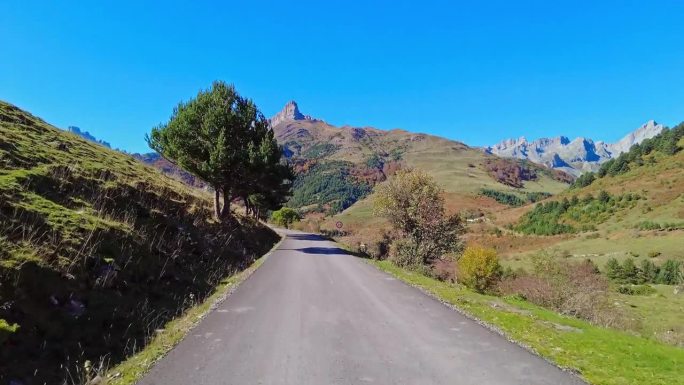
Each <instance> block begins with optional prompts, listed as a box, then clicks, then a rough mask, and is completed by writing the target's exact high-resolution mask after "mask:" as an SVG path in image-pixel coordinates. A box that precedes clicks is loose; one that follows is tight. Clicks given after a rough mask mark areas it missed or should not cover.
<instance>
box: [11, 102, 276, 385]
mask: <svg viewBox="0 0 684 385" xmlns="http://www.w3.org/2000/svg"><path fill="white" fill-rule="evenodd" d="M210 213H211V202H210V199H208V197H207V196H206V195H205V193H204V192H201V191H200V190H194V189H191V188H189V187H187V186H185V185H183V184H182V183H180V182H178V181H176V180H174V179H171V178H169V177H166V176H164V175H162V174H160V173H159V172H158V171H156V170H154V169H153V168H150V167H147V166H144V165H143V164H142V163H140V162H138V161H136V160H135V159H133V158H132V157H130V156H128V155H126V154H122V153H119V152H116V151H112V150H108V149H106V148H104V147H102V146H99V145H97V144H94V143H91V142H88V141H86V140H83V139H82V138H80V137H77V136H76V135H73V134H70V133H67V132H64V131H61V130H59V129H57V128H55V127H53V126H51V125H49V124H47V123H45V122H44V121H42V120H41V119H39V118H37V117H35V116H32V115H31V114H29V113H27V112H25V111H22V110H20V109H19V108H17V107H15V106H13V105H10V104H8V103H5V102H0V383H8V382H10V381H11V380H16V381H20V382H21V383H24V384H43V383H62V380H63V379H64V378H68V377H74V376H78V370H77V368H78V367H81V368H82V365H83V362H84V361H85V360H91V361H93V362H98V361H99V360H100V359H101V358H102V357H104V360H105V361H106V363H107V364H108V365H111V366H113V365H115V364H116V363H118V362H121V361H122V360H123V359H124V358H125V357H127V356H129V355H131V354H133V353H136V352H137V351H138V350H139V349H140V348H141V347H142V346H144V345H145V344H146V342H147V341H149V339H150V338H152V337H153V336H154V334H155V330H156V329H158V328H160V327H161V326H162V325H164V324H165V323H166V322H168V321H169V320H171V319H173V318H174V317H175V316H177V315H178V314H180V313H182V312H183V310H184V309H186V308H188V307H190V306H192V305H193V304H195V303H197V302H198V301H201V300H203V299H204V298H205V297H206V296H208V295H209V294H210V293H211V292H212V291H213V288H214V286H215V285H216V284H217V283H218V282H220V280H221V279H222V278H223V277H225V276H227V275H229V274H231V273H233V272H235V271H238V270H241V269H242V268H244V267H245V266H246V265H247V264H248V263H249V262H251V261H252V260H253V259H254V258H255V257H257V256H260V255H261V254H262V253H264V252H265V251H267V250H268V249H269V248H270V246H271V245H272V244H274V242H275V241H276V240H277V238H278V237H277V235H276V234H274V233H273V232H272V231H271V230H270V229H268V228H265V227H263V226H261V225H260V224H258V223H255V222H253V221H252V220H250V219H246V218H241V217H236V218H235V219H234V220H233V221H230V222H229V223H222V224H220V223H215V222H213V221H212V220H211V219H210V218H211V215H210Z"/></svg>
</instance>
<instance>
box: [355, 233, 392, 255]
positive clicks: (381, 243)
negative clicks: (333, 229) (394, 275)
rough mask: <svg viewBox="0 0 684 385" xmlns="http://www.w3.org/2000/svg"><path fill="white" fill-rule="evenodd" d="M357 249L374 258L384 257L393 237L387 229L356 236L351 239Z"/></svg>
mask: <svg viewBox="0 0 684 385" xmlns="http://www.w3.org/2000/svg"><path fill="white" fill-rule="evenodd" d="M351 243H352V244H353V245H356V251H357V252H359V253H363V254H365V255H366V256H368V257H371V258H373V259H384V258H385V257H387V254H388V253H389V250H390V244H391V243H392V237H391V236H390V234H388V233H387V232H385V231H382V232H381V233H379V234H378V233H368V234H361V235H357V236H354V237H353V239H352V240H351Z"/></svg>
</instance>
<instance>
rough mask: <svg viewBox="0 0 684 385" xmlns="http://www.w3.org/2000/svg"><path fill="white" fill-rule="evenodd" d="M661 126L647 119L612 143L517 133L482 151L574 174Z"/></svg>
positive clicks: (595, 166)
mask: <svg viewBox="0 0 684 385" xmlns="http://www.w3.org/2000/svg"><path fill="white" fill-rule="evenodd" d="M664 128H665V127H664V126H663V125H662V124H658V123H657V122H656V121H654V120H649V121H648V122H646V123H644V124H642V125H641V126H639V127H638V128H637V129H636V130H634V131H632V132H630V133H628V134H627V135H625V136H624V137H623V138H622V139H620V140H619V141H617V142H615V143H606V142H604V141H601V140H597V141H594V140H593V139H590V138H585V137H577V138H575V139H573V140H570V139H569V138H568V137H567V136H558V137H553V138H548V137H546V138H538V139H535V140H533V141H528V140H527V138H525V137H524V136H521V137H520V138H518V139H505V140H502V141H501V142H499V143H497V144H494V145H491V146H487V147H485V148H484V151H485V152H486V153H489V154H494V155H498V156H502V157H508V158H517V159H526V160H529V161H532V162H534V163H537V164H542V165H545V166H547V167H550V168H554V169H560V170H563V171H565V172H568V173H570V174H572V175H575V176H578V175H580V174H582V173H584V172H587V171H596V170H597V169H598V168H599V167H600V166H601V164H602V163H604V162H606V161H608V160H610V159H613V158H615V157H617V156H618V155H620V154H621V153H623V152H627V151H629V149H630V148H631V147H632V146H633V145H635V144H638V143H641V142H643V141H644V140H645V139H649V138H652V137H654V136H656V135H658V134H659V133H661V132H662V131H663V129H664Z"/></svg>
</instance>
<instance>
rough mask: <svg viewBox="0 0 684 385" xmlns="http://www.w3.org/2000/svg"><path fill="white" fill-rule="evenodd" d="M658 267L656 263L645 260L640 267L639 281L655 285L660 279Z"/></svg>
mask: <svg viewBox="0 0 684 385" xmlns="http://www.w3.org/2000/svg"><path fill="white" fill-rule="evenodd" d="M658 270H659V269H658V266H656V264H655V263H653V262H651V261H649V260H648V259H644V260H643V261H641V265H640V266H639V281H640V282H643V283H646V282H648V283H655V281H656V277H658Z"/></svg>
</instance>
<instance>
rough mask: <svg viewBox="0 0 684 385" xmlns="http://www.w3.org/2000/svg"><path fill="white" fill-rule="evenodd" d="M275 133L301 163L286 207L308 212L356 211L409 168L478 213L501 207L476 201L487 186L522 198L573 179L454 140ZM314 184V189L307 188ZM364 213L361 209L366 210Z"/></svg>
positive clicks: (312, 129) (313, 123)
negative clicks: (382, 185)
mask: <svg viewBox="0 0 684 385" xmlns="http://www.w3.org/2000/svg"><path fill="white" fill-rule="evenodd" d="M274 132H275V134H276V138H277V139H278V142H279V143H280V144H281V145H283V146H284V147H285V153H286V154H287V155H288V156H289V158H290V160H291V161H292V162H294V163H295V164H297V165H298V167H296V169H297V171H298V178H299V181H295V183H294V195H293V199H292V200H291V201H290V202H289V205H290V206H292V207H294V208H299V209H302V210H303V211H307V212H310V211H317V212H323V213H326V214H336V213H338V212H339V211H341V210H345V209H346V210H347V211H350V210H351V211H354V210H356V209H357V205H358V204H359V203H361V201H362V200H363V198H365V197H366V196H367V195H368V194H369V193H370V189H369V187H370V188H372V187H374V186H375V185H376V184H378V183H382V182H383V181H385V180H387V178H388V177H390V176H391V175H392V174H393V173H394V172H396V170H398V169H400V168H405V167H414V168H418V169H421V170H424V171H426V172H427V173H429V174H430V175H432V176H434V177H435V178H436V180H437V181H438V183H439V184H440V185H441V186H442V187H443V188H444V189H445V192H446V194H447V195H448V196H450V197H451V199H450V202H453V204H451V205H452V206H456V205H457V204H458V205H459V206H466V208H467V209H477V208H479V207H481V206H483V205H482V204H483V203H484V204H485V206H486V208H487V209H490V208H491V209H495V208H500V207H501V206H500V205H499V204H497V203H496V202H495V201H494V199H489V198H482V197H480V196H479V192H480V190H481V189H483V188H487V189H493V190H497V191H502V192H508V193H522V194H523V195H524V194H525V193H527V192H537V193H543V194H555V193H558V192H560V191H563V190H564V189H566V188H567V186H568V185H569V183H570V182H572V180H573V178H572V177H571V176H569V175H567V174H565V173H563V172H560V171H556V170H549V169H547V168H545V167H543V166H539V165H536V164H533V163H531V162H524V161H517V160H509V159H502V158H499V157H497V156H493V155H487V154H485V153H484V152H483V151H482V150H480V149H476V148H471V147H468V146H466V145H465V144H463V143H460V142H457V141H452V140H448V139H444V138H439V137H436V136H432V135H426V134H416V133H410V132H407V131H403V130H389V131H384V130H378V129H375V128H370V127H350V126H342V127H336V126H332V125H330V124H328V123H326V122H324V121H321V120H286V121H282V122H279V123H278V124H277V125H276V126H275V127H274ZM314 165H315V166H314ZM322 170H327V171H326V172H321V171H322ZM337 170H339V171H337ZM312 179H313V180H314V182H315V183H314V184H315V185H316V186H310V185H309V182H310V181H311V180H312ZM341 181H344V186H345V187H341V183H340V182H341ZM302 186H307V189H306V190H307V191H302V192H300V193H298V190H300V189H301V187H302ZM481 198H482V199H481ZM357 202H359V203H357ZM460 203H463V205H461V204H460ZM349 207H351V208H349ZM363 207H365V206H364V205H363V204H361V205H360V207H358V208H359V209H360V210H362V211H363ZM347 211H345V212H347ZM361 215H363V214H361ZM354 216H355V215H353V214H352V217H354Z"/></svg>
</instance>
